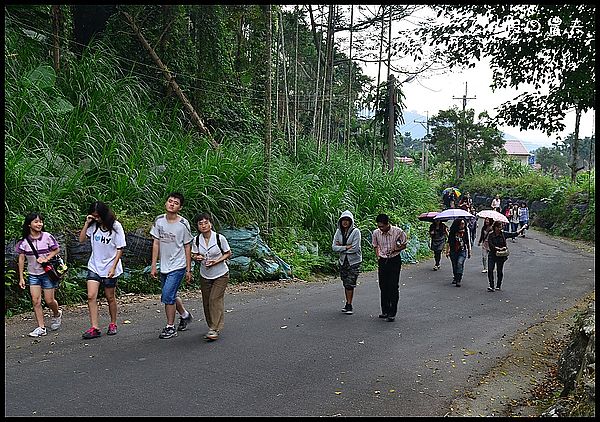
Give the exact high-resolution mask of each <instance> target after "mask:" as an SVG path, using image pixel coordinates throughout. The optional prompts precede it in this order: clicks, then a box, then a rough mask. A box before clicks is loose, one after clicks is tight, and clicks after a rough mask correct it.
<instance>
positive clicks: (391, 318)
mask: <svg viewBox="0 0 600 422" xmlns="http://www.w3.org/2000/svg"><path fill="white" fill-rule="evenodd" d="M395 319H396V317H393V316H389V317H387V320H386V321H387V322H394V320H395Z"/></svg>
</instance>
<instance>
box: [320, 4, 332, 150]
mask: <svg viewBox="0 0 600 422" xmlns="http://www.w3.org/2000/svg"><path fill="white" fill-rule="evenodd" d="M332 22H333V5H329V16H328V17H327V47H326V56H327V58H329V57H330V52H331V50H332V48H333V46H332V45H331V44H332V31H331V29H332V26H333V25H332ZM331 70H332V69H331V62H330V61H329V60H327V62H326V64H325V71H324V72H323V96H322V98H321V118H320V121H319V133H320V134H321V135H319V137H320V138H324V141H325V142H327V144H329V140H328V139H327V137H324V136H322V133H323V120H324V118H325V98H327V97H328V96H329V91H327V88H328V87H329V85H328V84H327V81H328V80H329V73H330V72H331ZM325 129H327V128H325ZM319 147H320V144H319Z"/></svg>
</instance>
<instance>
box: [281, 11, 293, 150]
mask: <svg viewBox="0 0 600 422" xmlns="http://www.w3.org/2000/svg"><path fill="white" fill-rule="evenodd" d="M279 30H280V34H281V55H282V57H281V62H282V64H283V90H284V91H285V125H284V132H285V134H286V140H287V146H288V151H290V150H291V142H292V141H291V134H290V130H291V128H290V106H289V104H290V98H289V89H288V83H287V66H286V63H285V37H284V33H283V32H284V31H283V13H281V10H280V11H279Z"/></svg>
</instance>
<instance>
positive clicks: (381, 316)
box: [379, 314, 388, 318]
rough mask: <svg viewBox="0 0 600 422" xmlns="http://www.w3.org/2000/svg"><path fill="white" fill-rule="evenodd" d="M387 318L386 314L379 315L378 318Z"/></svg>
mask: <svg viewBox="0 0 600 422" xmlns="http://www.w3.org/2000/svg"><path fill="white" fill-rule="evenodd" d="M387 317H388V316H387V315H386V314H379V318H387Z"/></svg>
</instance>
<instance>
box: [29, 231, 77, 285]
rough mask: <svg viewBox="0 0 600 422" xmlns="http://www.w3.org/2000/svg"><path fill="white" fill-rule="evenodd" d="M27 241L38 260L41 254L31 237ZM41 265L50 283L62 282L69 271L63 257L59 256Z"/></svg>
mask: <svg viewBox="0 0 600 422" xmlns="http://www.w3.org/2000/svg"><path fill="white" fill-rule="evenodd" d="M26 239H27V243H29V246H30V247H31V251H32V252H33V254H34V255H35V258H36V259H38V258H39V254H38V252H37V250H36V249H35V247H34V246H33V243H31V240H29V237H27V238H26ZM40 265H41V266H42V268H43V269H44V272H45V273H46V275H47V276H48V278H49V279H50V281H52V282H53V283H58V282H60V280H62V279H63V278H64V276H65V275H66V274H67V270H68V269H69V268H68V267H67V265H66V264H65V262H64V261H63V259H62V257H61V256H60V255H58V254H57V255H55V256H53V257H52V258H50V259H49V260H48V261H46V262H42V263H40ZM57 287H58V286H57Z"/></svg>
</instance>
